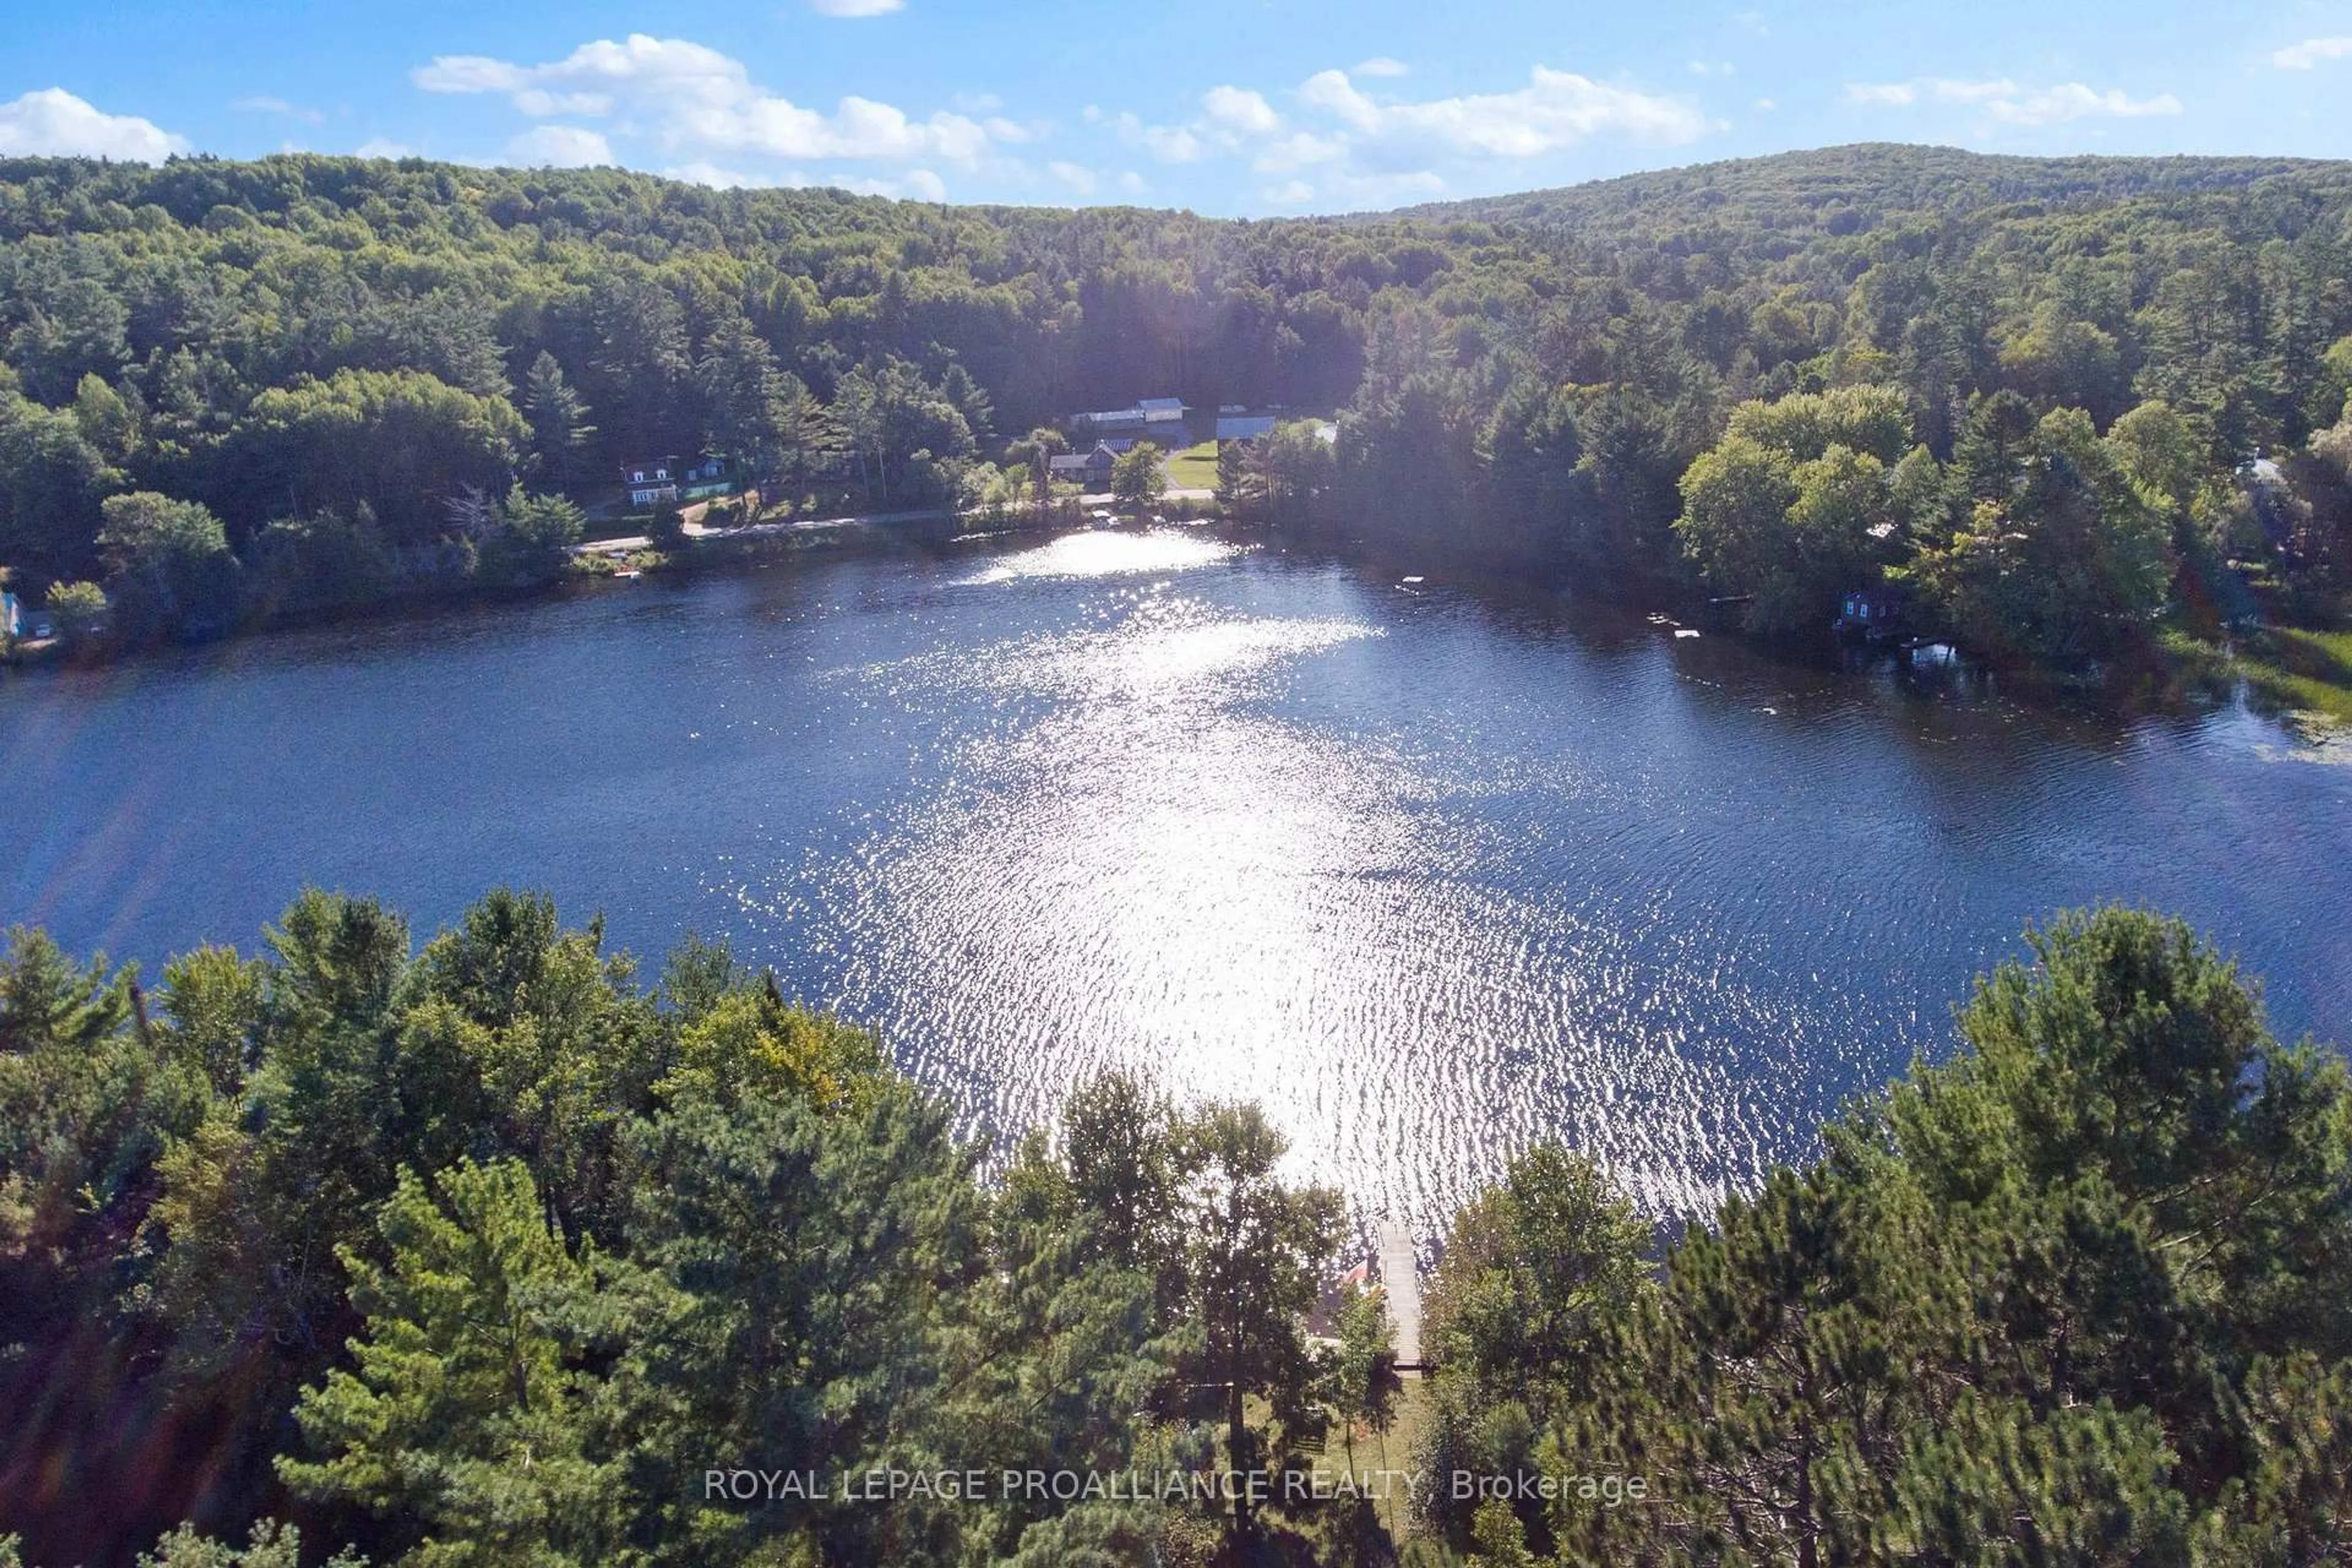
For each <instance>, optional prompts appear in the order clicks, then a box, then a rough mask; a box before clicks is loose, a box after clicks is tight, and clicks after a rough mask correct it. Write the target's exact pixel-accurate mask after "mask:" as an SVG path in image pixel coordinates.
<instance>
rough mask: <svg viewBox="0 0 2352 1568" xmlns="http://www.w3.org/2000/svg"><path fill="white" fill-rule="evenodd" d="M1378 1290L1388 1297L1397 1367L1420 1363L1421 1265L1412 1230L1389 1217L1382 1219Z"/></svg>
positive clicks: (1415, 1368) (1410, 1366)
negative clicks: (1379, 1284) (1416, 1254)
mask: <svg viewBox="0 0 2352 1568" xmlns="http://www.w3.org/2000/svg"><path fill="white" fill-rule="evenodd" d="M1380 1256H1381V1292H1382V1294H1384V1295H1385V1296H1386V1297H1387V1298H1388V1309H1389V1321H1391V1322H1392V1323H1394V1324H1395V1325H1396V1359H1397V1366H1398V1367H1399V1368H1400V1369H1404V1368H1412V1370H1414V1371H1418V1370H1420V1367H1421V1265H1420V1261H1419V1259H1418V1258H1416V1257H1415V1256H1414V1253H1413V1247H1412V1232H1411V1231H1408V1230H1407V1229H1405V1227H1404V1226H1402V1224H1400V1223H1399V1222H1397V1221H1395V1220H1392V1219H1384V1220H1382V1221H1381V1227H1380Z"/></svg>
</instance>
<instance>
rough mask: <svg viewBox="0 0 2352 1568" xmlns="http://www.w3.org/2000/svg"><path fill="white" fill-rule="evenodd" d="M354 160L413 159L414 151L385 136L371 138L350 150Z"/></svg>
mask: <svg viewBox="0 0 2352 1568" xmlns="http://www.w3.org/2000/svg"><path fill="white" fill-rule="evenodd" d="M415 156H416V149H415V148H414V147H411V146H410V145H408V143H406V142H394V141H393V140H392V139H391V138H390V137H387V136H371V137H369V138H368V139H367V140H366V141H364V142H361V143H360V144H359V145H358V146H357V147H354V148H352V157H354V158H414V157H415Z"/></svg>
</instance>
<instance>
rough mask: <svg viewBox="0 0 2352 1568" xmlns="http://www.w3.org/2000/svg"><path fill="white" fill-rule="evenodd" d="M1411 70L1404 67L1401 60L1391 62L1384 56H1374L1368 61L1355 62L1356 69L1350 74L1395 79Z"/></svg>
mask: <svg viewBox="0 0 2352 1568" xmlns="http://www.w3.org/2000/svg"><path fill="white" fill-rule="evenodd" d="M1410 70H1412V67H1411V66H1409V65H1406V64H1405V63H1404V62H1403V61H1402V60H1392V59H1391V58H1389V57H1388V56H1386V55H1374V56H1373V57H1372V58H1370V59H1368V60H1359V61H1358V62H1356V68H1355V70H1354V71H1353V72H1352V73H1350V74H1352V75H1355V76H1370V77H1397V76H1403V75H1405V74H1406V73H1407V72H1408V71H1410Z"/></svg>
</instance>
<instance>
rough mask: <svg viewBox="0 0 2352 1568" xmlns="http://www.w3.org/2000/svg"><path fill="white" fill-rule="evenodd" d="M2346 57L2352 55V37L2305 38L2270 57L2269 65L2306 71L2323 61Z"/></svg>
mask: <svg viewBox="0 0 2352 1568" xmlns="http://www.w3.org/2000/svg"><path fill="white" fill-rule="evenodd" d="M2347 55H2352V37H2334V38H2305V39H2304V40H2303V42H2301V43H2299V44H2289V45H2288V46H2287V47H2285V48H2283V49H2281V50H2279V51H2278V52H2277V53H2275V54H2273V55H2272V56H2271V64H2273V65H2274V66H2276V67H2278V68H2279V69H2281V70H2288V71H2307V70H2309V69H2310V68H2312V67H2314V66H2315V65H2318V64H2319V63H2320V62H2321V61H2323V60H2340V59H2342V58H2345V57H2346V56H2347Z"/></svg>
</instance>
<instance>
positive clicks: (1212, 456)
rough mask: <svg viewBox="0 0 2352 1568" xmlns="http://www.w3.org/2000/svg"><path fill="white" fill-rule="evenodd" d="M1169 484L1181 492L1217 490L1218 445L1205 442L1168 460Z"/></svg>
mask: <svg viewBox="0 0 2352 1568" xmlns="http://www.w3.org/2000/svg"><path fill="white" fill-rule="evenodd" d="M1168 482H1169V484H1171V486H1173V487H1174V488H1176V489H1180V490H1213V489H1216V488H1217V444H1216V443H1215V442H1214V441H1203V442H1202V443H1201V444H1200V445H1199V446H1197V447H1185V448H1184V449H1183V450H1182V451H1181V452H1177V453H1173V454H1171V456H1170V457H1169V459H1168Z"/></svg>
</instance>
